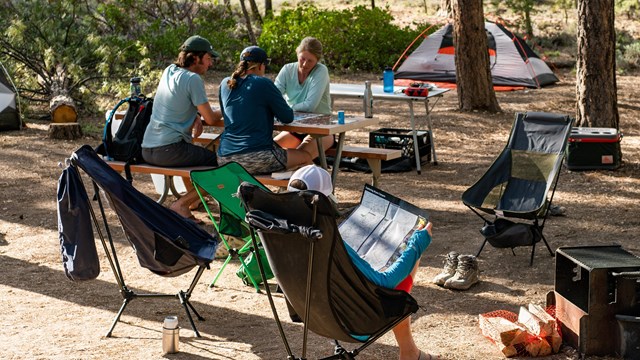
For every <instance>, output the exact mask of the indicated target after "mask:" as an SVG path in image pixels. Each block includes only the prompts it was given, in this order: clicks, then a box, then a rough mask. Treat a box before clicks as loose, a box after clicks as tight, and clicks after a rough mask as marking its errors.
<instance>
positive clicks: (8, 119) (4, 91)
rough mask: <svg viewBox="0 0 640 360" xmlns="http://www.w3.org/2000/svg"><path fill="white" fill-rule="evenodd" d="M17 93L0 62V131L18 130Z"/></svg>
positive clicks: (19, 123)
mask: <svg viewBox="0 0 640 360" xmlns="http://www.w3.org/2000/svg"><path fill="white" fill-rule="evenodd" d="M17 103H18V95H17V92H16V90H15V87H14V86H13V83H12V82H11V78H10V77H9V73H7V70H6V69H5V68H4V66H2V63H0V131H3V130H19V129H20V125H21V122H20V114H19V113H18V106H17Z"/></svg>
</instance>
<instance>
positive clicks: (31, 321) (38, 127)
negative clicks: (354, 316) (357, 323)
mask: <svg viewBox="0 0 640 360" xmlns="http://www.w3.org/2000/svg"><path fill="white" fill-rule="evenodd" d="M223 75H224V74H214V75H212V76H211V79H210V82H209V83H210V84H217V83H218V82H219V81H220V77H221V76H223ZM560 77H561V82H560V83H559V84H558V85H556V86H552V87H548V88H545V89H542V90H525V91H516V92H507V93H499V94H498V95H497V96H498V99H499V102H500V106H501V107H502V110H503V112H502V113H500V114H497V115H496V114H486V113H481V112H477V113H461V112H459V111H457V110H456V106H457V94H456V92H455V91H451V92H449V93H447V94H445V95H444V97H443V98H442V99H441V100H440V101H439V102H438V103H437V106H436V107H435V108H434V111H433V126H434V137H435V144H436V151H437V156H438V165H433V164H428V165H425V166H424V169H423V171H422V174H421V175H418V174H416V172H407V173H394V174H383V176H382V181H381V185H380V187H381V188H382V189H383V190H386V191H388V192H390V193H393V194H395V195H397V196H398V197H401V198H403V199H405V200H407V201H409V202H411V203H413V204H415V205H417V206H419V207H422V208H424V209H427V210H428V211H429V212H430V215H431V220H432V222H433V224H434V230H433V233H434V234H433V238H434V240H433V243H432V245H431V246H430V247H429V249H428V250H427V252H426V253H425V255H424V256H423V260H422V262H421V267H420V270H419V273H418V276H417V281H416V286H415V288H414V291H413V295H414V296H415V297H416V299H417V300H418V301H419V302H420V304H421V306H422V309H421V310H420V311H419V312H418V313H417V314H415V315H414V316H413V329H414V334H415V338H416V342H417V344H418V346H419V347H420V348H421V349H423V350H425V351H429V352H433V353H436V354H440V356H441V358H443V359H500V358H502V356H501V354H500V353H499V352H498V350H497V348H496V347H495V346H494V345H493V344H491V343H490V342H489V341H488V340H487V339H485V338H484V337H483V336H482V334H481V332H480V329H479V328H478V314H481V313H485V312H489V311H493V310H499V309H505V310H511V311H517V309H518V307H519V306H521V305H527V304H528V303H535V304H541V305H544V304H545V298H546V294H547V293H548V292H549V291H551V290H553V289H554V272H555V266H554V258H553V257H551V256H549V254H548V252H546V250H545V249H544V247H543V246H540V245H539V246H538V247H537V251H536V255H535V261H534V264H533V266H531V267H530V266H528V259H529V254H530V252H529V248H518V249H516V256H513V255H512V254H511V252H510V250H506V249H496V248H492V247H491V246H487V247H486V248H485V249H484V251H483V252H482V254H481V257H480V258H479V260H480V261H479V263H480V269H481V275H480V277H481V282H480V283H479V284H477V285H476V286H474V287H472V288H471V289H470V290H468V291H452V290H447V289H444V288H440V287H438V286H435V285H433V284H432V283H431V279H432V278H433V277H434V276H435V275H436V274H437V273H438V272H439V270H440V269H441V267H442V262H443V255H444V254H446V253H448V252H449V251H452V250H456V251H458V252H460V253H465V254H473V253H475V252H476V251H477V250H478V247H479V245H480V243H481V240H482V238H481V236H480V234H479V232H478V230H479V229H480V228H481V226H482V221H481V220H480V219H479V218H478V217H477V216H476V215H474V214H473V213H472V212H471V211H470V210H469V209H468V208H466V207H465V206H464V205H463V204H462V202H461V200H460V197H461V194H462V192H463V191H464V190H465V189H466V188H468V187H469V186H470V185H472V184H473V183H474V182H475V180H476V179H478V178H479V177H480V176H481V175H482V173H483V172H484V171H485V170H486V169H487V167H488V166H489V165H490V164H491V162H492V160H493V159H494V157H495V156H496V155H497V154H498V153H499V151H500V150H501V149H502V147H503V146H504V145H505V143H506V140H507V137H508V133H509V130H510V128H511V125H512V123H513V119H514V114H515V113H516V112H524V111H549V112H557V113H567V114H573V113H574V110H575V95H574V92H575V85H574V75H572V74H570V73H569V72H565V73H561V74H560ZM365 78H370V79H374V78H375V77H374V76H373V75H362V76H361V77H358V78H355V77H350V78H340V77H334V78H333V79H332V81H334V82H360V81H362V80H363V79H365ZM637 84H638V77H633V76H621V77H619V78H618V86H619V91H618V100H619V110H620V124H621V130H622V132H623V133H624V138H623V140H622V143H621V144H622V153H623V161H624V164H623V166H622V167H621V168H620V169H618V170H616V171H585V172H572V171H568V170H567V169H566V168H563V170H562V172H561V175H560V181H559V183H558V188H557V191H556V196H555V202H556V203H557V204H560V205H562V206H564V207H566V209H567V216H564V217H552V218H550V219H549V220H548V221H547V223H546V227H545V234H546V236H547V239H548V240H549V243H550V245H551V246H552V248H554V249H556V248H558V247H560V246H576V245H595V244H621V245H622V246H623V247H624V248H625V249H626V250H628V251H630V252H632V253H635V254H640V243H638V241H637V236H638V235H637V234H638V233H640V221H639V220H638V204H639V198H640V190H639V189H640V171H639V170H640V122H639V120H638V119H640V107H639V106H638V104H637V99H638V98H639V97H640V91H639V89H638V87H637ZM210 92H211V93H210V99H216V98H217V97H215V95H216V94H215V88H214V87H213V86H211V90H210ZM336 108H341V109H344V110H345V111H346V113H347V114H359V113H360V112H361V103H359V102H358V101H348V100H340V101H337V102H336ZM416 111H417V114H419V115H420V117H422V116H423V115H424V109H422V108H420V107H417V108H416ZM374 113H375V117H377V118H379V119H380V125H379V127H396V128H406V127H408V111H407V107H406V105H405V104H397V103H384V102H380V103H377V104H376V108H375V109H374ZM47 128H48V123H46V122H41V121H31V122H29V124H28V128H27V129H25V130H22V131H13V132H3V133H0V148H1V149H2V151H1V152H0V172H1V173H2V177H1V180H0V189H2V196H1V197H0V203H1V205H0V274H2V275H0V294H2V296H1V297H0V308H2V309H4V310H3V311H2V316H0V339H1V340H2V341H1V343H2V346H1V347H0V354H1V356H2V358H3V359H57V358H66V359H112V358H130V359H154V358H162V357H163V354H162V350H161V349H162V347H161V329H162V321H163V319H164V317H165V316H167V315H171V314H177V315H178V316H179V319H180V325H181V326H182V328H183V329H182V331H181V339H180V340H181V343H180V353H178V354H175V355H166V356H165V357H167V358H173V359H276V358H285V357H286V352H285V349H284V347H283V345H282V343H281V341H280V338H279V336H278V332H277V328H276V325H275V322H274V321H273V319H272V315H271V311H270V309H269V306H268V301H267V297H266V296H265V295H264V294H258V293H256V292H254V291H253V289H252V288H249V287H246V286H244V285H242V282H241V281H240V280H239V279H238V278H237V277H236V276H235V270H236V269H237V263H231V264H230V265H229V267H228V269H227V270H226V271H225V272H224V274H223V277H222V278H221V280H220V281H219V284H218V285H219V286H217V287H216V288H214V289H210V288H208V284H209V282H210V281H211V280H212V279H213V276H214V274H215V271H217V269H218V268H219V267H220V266H221V264H222V261H221V260H216V261H214V262H213V263H212V269H211V270H210V271H206V272H205V273H204V276H203V277H202V278H201V280H200V281H199V283H198V284H197V286H196V288H195V291H194V294H193V297H192V301H193V304H194V306H195V307H196V308H197V309H198V311H199V312H200V313H201V314H202V315H203V316H204V317H205V318H206V321H203V322H198V323H197V326H198V329H199V330H200V332H201V333H202V337H201V338H196V337H194V335H193V332H192V331H191V330H190V328H189V326H188V323H187V321H186V319H185V316H184V312H183V310H182V309H181V307H180V305H179V303H178V301H177V300H175V301H174V300H147V299H136V300H135V301H133V302H132V303H131V304H130V305H129V306H128V308H127V309H126V311H125V313H124V315H123V316H122V319H121V323H119V324H118V325H117V326H116V327H115V331H114V333H113V337H112V338H105V337H104V335H105V333H106V331H107V329H108V328H109V326H110V325H111V322H112V320H113V318H114V316H115V314H116V313H117V311H118V309H119V307H120V305H121V302H122V298H121V297H120V295H119V293H118V287H117V285H116V282H115V279H114V276H113V274H112V273H111V271H110V269H109V266H108V262H107V260H106V258H105V257H104V252H103V251H102V249H101V247H98V251H99V254H100V256H101V268H102V272H101V274H100V276H99V277H98V278H97V279H96V280H93V281H87V282H82V283H74V282H71V281H69V280H67V279H66V278H65V276H64V272H63V268H62V264H61V256H60V246H59V240H58V234H57V218H56V201H55V199H56V186H57V179H58V177H59V175H60V172H61V169H60V168H59V167H58V163H59V162H61V161H63V160H64V159H65V158H66V157H68V156H69V155H70V154H71V153H72V151H74V150H75V149H77V148H78V147H79V146H81V145H82V144H90V145H93V146H95V145H96V144H97V143H98V139H97V138H93V137H85V138H82V139H79V140H76V141H53V140H49V139H47ZM370 130H375V129H374V128H369V129H364V130H361V131H354V132H350V133H348V135H347V141H348V142H349V143H358V144H363V145H366V144H367V141H368V131H370ZM368 181H370V175H369V174H362V173H355V172H341V173H340V176H339V178H338V182H337V190H336V195H337V197H338V199H339V201H340V206H341V208H343V209H345V208H348V207H351V206H353V205H355V204H356V203H357V202H358V201H359V196H360V193H361V191H362V187H363V184H364V183H365V182H368ZM135 185H136V186H137V187H139V188H140V189H142V190H143V191H144V192H145V193H147V194H149V195H150V196H157V195H156V194H155V193H154V191H153V190H152V186H151V183H150V180H149V178H148V177H147V176H137V177H136V179H135ZM170 201H173V199H170ZM196 214H197V216H198V217H200V218H204V217H205V216H206V214H205V213H196ZM207 224H208V225H207V226H206V227H207V229H212V226H211V224H210V223H207ZM114 236H115V237H116V248H117V250H118V255H119V259H120V264H121V266H122V269H123V272H124V274H125V279H126V282H127V284H128V286H129V287H130V288H131V289H134V290H136V291H139V292H152V293H154V292H169V293H171V292H174V291H175V290H176V289H178V288H181V289H184V288H186V286H187V284H188V282H189V281H190V275H187V276H181V277H178V278H162V277H159V276H156V275H154V274H152V273H150V272H149V271H147V270H144V269H142V268H141V267H140V266H138V263H137V260H136V258H135V255H134V253H133V251H132V249H131V248H130V247H129V246H128V245H127V243H126V241H125V240H124V239H123V238H122V234H121V233H120V232H119V231H117V230H116V231H115V232H114ZM190 274H192V273H190ZM277 306H278V309H279V310H280V311H283V312H284V314H286V310H285V306H284V301H283V299H282V297H279V298H278V299H277ZM283 318H284V319H285V320H284V321H285V324H284V328H285V331H286V332H287V333H289V334H291V335H292V336H293V337H292V339H293V341H294V345H293V351H294V352H295V353H296V355H298V356H300V355H301V354H300V347H299V344H300V340H301V329H302V328H301V326H299V325H298V324H294V323H291V322H289V320H288V318H287V316H286V315H285V316H283ZM603 336H606V335H605V334H603ZM331 351H332V343H331V342H330V341H329V340H327V339H325V338H321V337H319V336H316V335H314V334H311V335H310V338H309V353H308V357H309V358H316V357H320V356H323V355H324V356H327V355H329V354H330V353H331ZM396 356H397V347H396V344H395V340H394V338H393V336H392V335H391V334H388V335H386V336H384V337H383V338H382V339H381V340H380V341H378V342H377V343H376V344H374V345H372V346H371V347H369V348H368V349H366V350H365V351H364V352H363V353H362V355H361V356H359V358H361V359H363V360H367V359H393V358H396ZM577 358H578V355H577V353H576V352H575V351H574V350H573V349H571V348H569V347H563V349H562V350H561V353H560V354H558V355H554V356H550V357H549V359H577ZM593 359H595V357H593Z"/></svg>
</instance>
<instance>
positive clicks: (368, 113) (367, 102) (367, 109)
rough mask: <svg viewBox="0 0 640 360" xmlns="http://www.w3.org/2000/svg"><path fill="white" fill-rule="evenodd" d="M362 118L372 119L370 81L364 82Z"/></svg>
mask: <svg viewBox="0 0 640 360" xmlns="http://www.w3.org/2000/svg"><path fill="white" fill-rule="evenodd" d="M364 117H366V118H372V117H373V93H372V92H371V81H365V82H364Z"/></svg>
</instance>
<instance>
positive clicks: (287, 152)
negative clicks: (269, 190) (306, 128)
mask: <svg viewBox="0 0 640 360" xmlns="http://www.w3.org/2000/svg"><path fill="white" fill-rule="evenodd" d="M270 62H271V59H269V58H268V57H267V53H266V52H265V51H264V50H263V49H261V48H259V47H257V46H250V47H248V48H246V49H244V50H243V51H242V53H241V55H240V62H239V63H238V66H237V67H236V70H235V71H234V72H233V74H231V76H229V77H226V78H225V79H223V80H222V82H221V83H220V95H219V97H220V109H221V111H222V116H223V118H224V131H223V133H222V135H221V138H220V146H219V148H218V163H219V164H220V165H222V164H225V163H227V162H231V161H235V162H238V163H240V164H241V165H242V166H243V167H244V168H245V169H246V170H247V171H248V172H249V173H251V174H256V175H257V174H269V173H272V172H277V171H282V170H286V169H291V168H295V167H298V166H300V165H305V164H310V163H311V162H312V160H313V158H314V157H316V156H317V152H318V150H317V147H316V145H315V144H313V143H310V144H309V146H306V147H302V148H298V149H283V148H282V147H280V146H279V145H278V144H276V143H275V142H274V141H273V138H272V137H273V122H274V120H275V119H277V120H278V121H280V122H282V123H285V124H286V123H290V122H292V121H293V109H291V107H289V105H287V102H286V101H285V99H284V98H283V97H282V94H281V93H280V91H279V90H278V88H276V86H275V85H274V84H273V82H272V81H271V80H270V79H268V78H266V77H264V75H265V72H266V67H267V65H269V63H270Z"/></svg>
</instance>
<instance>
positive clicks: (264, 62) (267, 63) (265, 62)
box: [262, 58, 271, 65]
mask: <svg viewBox="0 0 640 360" xmlns="http://www.w3.org/2000/svg"><path fill="white" fill-rule="evenodd" d="M262 63H263V64H265V65H270V64H271V58H267V60H265V61H263V62H262Z"/></svg>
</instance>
